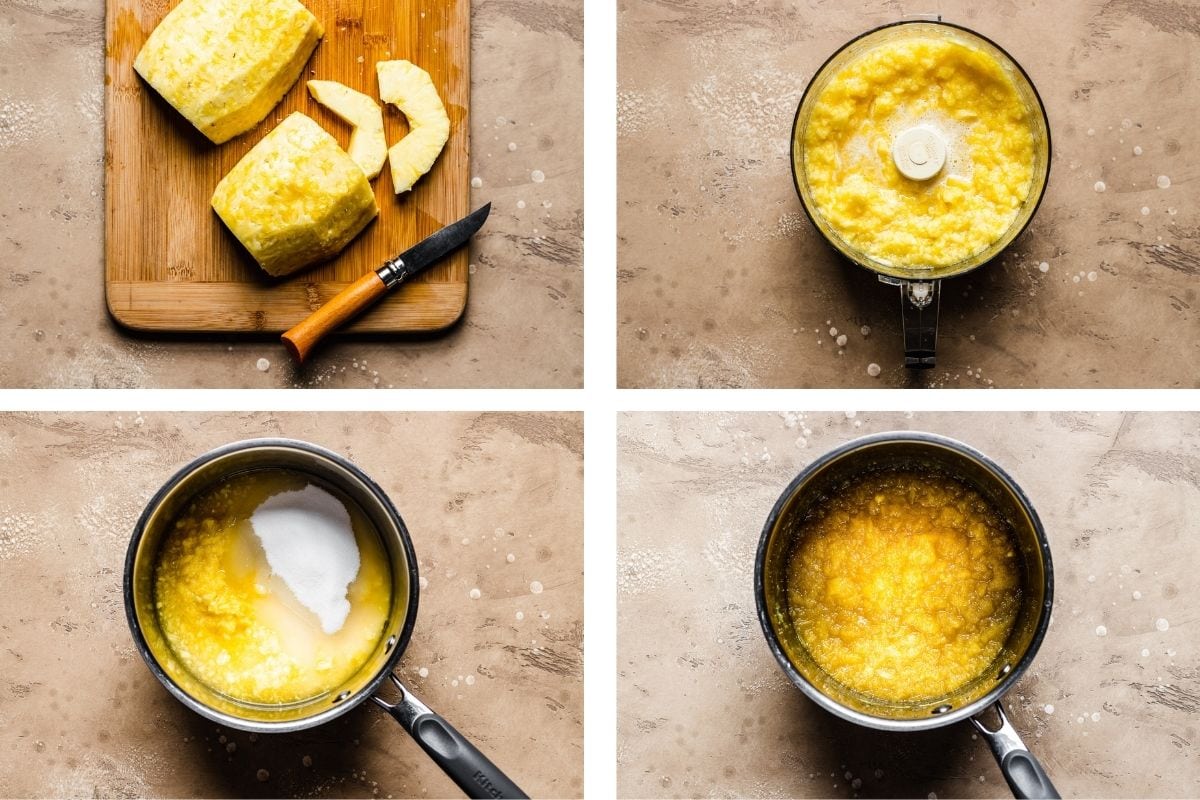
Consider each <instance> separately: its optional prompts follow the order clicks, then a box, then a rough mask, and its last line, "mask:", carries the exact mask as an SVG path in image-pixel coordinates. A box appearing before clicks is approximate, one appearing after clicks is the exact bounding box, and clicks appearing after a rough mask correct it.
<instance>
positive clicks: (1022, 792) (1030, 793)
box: [971, 700, 1061, 800]
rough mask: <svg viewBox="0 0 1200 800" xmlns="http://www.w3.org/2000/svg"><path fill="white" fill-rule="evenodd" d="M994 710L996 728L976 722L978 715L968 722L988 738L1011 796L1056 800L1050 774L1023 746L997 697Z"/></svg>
mask: <svg viewBox="0 0 1200 800" xmlns="http://www.w3.org/2000/svg"><path fill="white" fill-rule="evenodd" d="M992 707H993V708H995V709H996V715H997V716H998V717H999V718H1000V727H999V728H997V729H996V730H991V729H989V728H988V727H987V726H985V725H984V724H983V723H982V722H980V721H979V718H978V717H971V722H972V723H973V724H974V725H975V728H976V729H977V730H978V731H979V732H980V733H981V734H983V738H984V739H986V740H987V743H988V746H989V747H990V748H992V755H994V756H995V757H996V763H997V764H999V765H1000V772H1001V773H1002V774H1003V775H1004V780H1005V781H1007V782H1008V788H1009V789H1011V790H1012V793H1013V797H1017V798H1022V800H1026V799H1027V800H1042V799H1043V798H1045V800H1058V798H1059V797H1061V795H1059V793H1058V789H1055V788H1054V784H1053V783H1052V782H1051V781H1050V776H1049V775H1047V774H1046V770H1045V769H1043V768H1042V765H1041V762H1039V761H1038V760H1037V759H1036V758H1035V757H1034V755H1033V753H1031V752H1029V750H1028V749H1027V748H1026V747H1025V743H1024V742H1022V741H1021V737H1020V736H1019V735H1018V734H1017V729H1016V728H1014V727H1013V726H1012V723H1010V722H1009V721H1008V715H1007V714H1005V713H1004V706H1002V705H1000V701H999V700H997V701H996V702H995V703H994V704H993V706H992Z"/></svg>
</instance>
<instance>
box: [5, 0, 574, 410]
mask: <svg viewBox="0 0 1200 800" xmlns="http://www.w3.org/2000/svg"><path fill="white" fill-rule="evenodd" d="M471 45H472V47H471V65H472V67H471V79H472V82H471V142H472V148H471V150H472V152H471V173H472V175H473V176H475V177H478V178H479V179H480V181H481V186H480V187H479V188H473V189H472V191H471V204H472V207H474V206H478V205H481V204H483V203H484V202H487V201H491V202H492V204H493V206H492V214H491V217H490V219H489V220H488V224H487V226H486V228H485V229H484V230H483V232H482V233H481V234H480V235H479V236H477V237H476V238H475V240H474V241H473V242H472V245H471V258H470V260H471V265H472V266H471V269H472V274H471V288H470V296H469V300H468V306H467V311H466V315H465V316H464V318H463V320H462V322H461V323H460V324H459V325H458V326H456V327H455V328H453V329H452V330H451V331H450V332H448V333H446V334H442V335H437V336H434V337H432V338H407V339H403V338H400V339H373V340H371V339H367V340H350V341H343V342H337V343H332V342H331V343H329V344H328V345H327V346H325V347H323V348H322V352H320V353H319V354H318V355H316V356H315V360H314V361H313V362H312V363H311V364H310V365H309V366H308V367H307V368H306V369H305V370H304V371H303V372H297V371H296V370H295V369H294V368H293V366H292V364H291V362H290V359H288V358H287V355H286V353H285V352H284V350H283V348H282V346H281V345H280V344H279V343H278V341H276V340H274V339H258V340H247V339H244V338H236V337H218V338H215V339H214V338H210V339H201V338H193V339H186V338H184V339H181V338H167V337H157V338H156V337H145V336H140V337H133V336H130V335H128V334H126V333H123V332H122V331H121V330H120V329H119V328H117V327H116V326H115V325H114V324H113V323H112V321H111V320H110V319H109V317H108V314H107V312H106V310H105V307H104V297H103V294H104V293H103V271H104V270H103V267H104V250H103V235H104V222H103V216H104V215H103V199H104V198H103V191H104V170H103V157H104V136H103V133H104V107H103V104H104V99H103V98H104V92H103V85H102V82H103V76H104V59H103V50H104V4H103V3H102V2H99V0H0V175H3V176H4V180H3V181H0V339H3V340H4V341H5V342H6V343H7V344H6V346H5V347H3V348H0V386H10V387H32V388H44V387H51V388H59V387H84V388H87V387H104V388H108V387H173V388H174V387H182V388H189V387H194V386H203V387H222V388H241V387H251V388H266V387H292V386H334V387H345V388H371V387H374V386H379V387H388V386H395V387H405V386H417V387H493V386H505V387H509V386H515V387H552V388H572V387H576V386H580V385H582V383H583V368H582V360H583V98H582V92H583V4H582V3H581V2H579V0H515V2H507V1H506V0H477V1H476V2H474V3H472V13H471ZM33 65H36V68H31V67H32V66H33ZM510 142H512V143H513V144H515V145H516V149H515V150H512V151H510V150H509V147H508V145H509V143H510ZM534 170H541V171H542V172H543V173H545V176H546V177H545V181H544V182H543V183H534V182H533V181H532V179H531V177H530V175H531V172H532V171H534ZM260 358H266V359H267V360H268V361H269V362H270V367H269V369H268V370H266V371H259V370H258V369H257V368H256V365H257V364H258V361H259V359H260ZM376 379H378V381H377V380H376Z"/></svg>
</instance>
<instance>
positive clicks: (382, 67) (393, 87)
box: [375, 60, 450, 194]
mask: <svg viewBox="0 0 1200 800" xmlns="http://www.w3.org/2000/svg"><path fill="white" fill-rule="evenodd" d="M375 71H376V73H377V74H378V75H379V99H381V100H383V102H385V103H391V104H392V105H394V106H396V107H397V108H399V109H400V110H401V111H402V112H403V113H404V116H405V117H407V118H408V128H409V131H408V135H407V136H405V137H404V138H403V139H401V140H400V141H398V142H396V143H395V144H394V145H392V147H391V149H390V150H388V164H389V165H390V166H391V170H392V188H393V189H394V190H395V191H396V194H400V193H401V192H407V191H408V190H409V189H411V188H412V187H413V184H414V183H416V182H417V180H418V179H420V177H421V176H422V175H424V174H425V173H426V172H429V170H430V169H431V168H432V167H433V162H434V161H436V160H437V157H438V155H439V154H440V153H441V152H442V148H443V147H445V146H446V140H447V139H449V138H450V117H448V116H446V107H445V106H444V105H442V98H440V97H438V93H437V88H436V87H434V85H433V79H432V78H430V77H429V73H428V72H426V71H425V70H423V69H421V68H420V67H418V66H416V65H415V64H413V63H411V62H409V61H404V60H399V61H380V62H378V63H377V64H376V65H375Z"/></svg>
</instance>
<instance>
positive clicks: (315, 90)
mask: <svg viewBox="0 0 1200 800" xmlns="http://www.w3.org/2000/svg"><path fill="white" fill-rule="evenodd" d="M308 93H309V94H311V95H312V97H313V99H314V100H316V101H317V102H318V103H320V104H321V105H323V106H325V107H326V108H328V109H329V110H330V111H332V112H333V113H334V114H337V115H338V117H340V118H341V119H342V121H344V122H348V123H350V125H351V126H352V127H353V128H354V130H353V131H352V132H351V134H350V146H349V147H347V148H346V153H347V154H348V155H349V156H350V159H351V160H352V161H354V163H355V164H358V165H359V166H360V167H362V171H363V172H365V173H367V179H368V180H374V179H375V178H376V177H377V176H378V175H379V173H380V171H382V170H383V162H384V161H386V160H387V140H386V139H384V138H383V109H381V108H380V107H379V103H376V102H375V101H374V100H373V99H371V98H370V97H368V96H367V95H365V94H363V93H362V92H356V91H355V90H353V89H351V88H350V87H349V86H346V85H345V84H342V83H338V82H337V81H309V82H308Z"/></svg>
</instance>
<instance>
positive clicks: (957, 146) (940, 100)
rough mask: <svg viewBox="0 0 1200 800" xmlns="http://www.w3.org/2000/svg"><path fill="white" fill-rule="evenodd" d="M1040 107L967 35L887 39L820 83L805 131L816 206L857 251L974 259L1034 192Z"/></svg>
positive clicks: (882, 258)
mask: <svg viewBox="0 0 1200 800" xmlns="http://www.w3.org/2000/svg"><path fill="white" fill-rule="evenodd" d="M1034 113H1035V112H1034V110H1032V109H1030V108H1029V107H1028V105H1027V103H1026V102H1025V101H1024V100H1023V99H1022V97H1021V95H1020V93H1019V92H1018V90H1017V86H1016V84H1015V83H1014V78H1013V75H1012V73H1011V71H1010V68H1008V67H1007V66H1006V65H1003V64H1001V63H1000V62H999V61H997V60H996V58H994V57H993V56H992V55H991V54H989V53H986V52H984V51H983V50H981V49H978V48H975V47H972V46H970V45H968V44H965V43H962V42H959V41H954V40H951V39H948V38H941V37H922V36H916V37H913V38H910V39H903V40H900V41H890V42H885V43H881V44H879V45H877V46H875V47H872V48H870V49H868V50H866V51H865V52H863V53H860V54H859V55H857V56H856V57H854V58H853V59H852V60H850V61H849V62H848V63H847V64H845V65H844V66H843V67H842V68H841V69H840V70H839V71H838V72H837V73H836V74H834V75H833V76H832V77H831V78H830V80H829V81H828V83H827V84H826V85H825V86H824V87H823V88H822V89H821V90H820V93H819V94H818V96H817V97H816V99H815V102H814V104H813V106H812V112H811V116H810V117H809V119H808V122H807V126H806V129H805V132H804V138H803V147H804V158H803V168H804V179H805V180H806V181H807V184H808V187H809V191H810V192H811V196H812V198H813V201H814V204H815V207H816V211H817V213H818V214H820V216H821V217H823V218H824V220H825V221H826V222H827V223H828V225H829V227H830V228H831V229H832V231H833V232H834V233H835V234H836V235H837V236H839V237H840V238H841V239H842V240H843V241H845V242H846V244H848V245H849V246H850V247H851V248H852V249H854V250H856V251H858V252H860V253H862V254H863V255H865V256H867V257H869V258H871V259H873V260H875V261H876V262H879V263H881V264H886V265H890V266H895V267H943V266H950V265H953V264H957V263H960V262H963V261H966V260H968V259H970V258H972V257H973V256H976V255H978V254H979V253H981V252H982V251H984V250H986V249H987V248H988V247H989V246H990V245H992V244H993V243H994V242H996V241H997V240H999V239H1001V238H1002V237H1003V236H1004V234H1005V233H1006V232H1007V231H1008V230H1009V228H1010V226H1011V225H1012V224H1013V222H1014V220H1015V219H1016V217H1017V215H1018V213H1019V212H1020V209H1021V207H1022V205H1023V204H1024V203H1025V201H1026V200H1027V199H1028V198H1029V196H1030V192H1031V188H1032V184H1033V180H1034V172H1035V158H1036V148H1035V122H1034V118H1033V116H1032V115H1033V114H1034Z"/></svg>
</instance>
